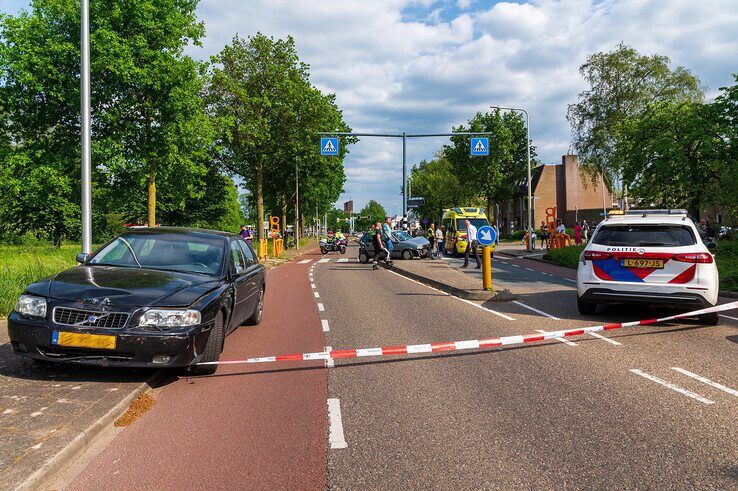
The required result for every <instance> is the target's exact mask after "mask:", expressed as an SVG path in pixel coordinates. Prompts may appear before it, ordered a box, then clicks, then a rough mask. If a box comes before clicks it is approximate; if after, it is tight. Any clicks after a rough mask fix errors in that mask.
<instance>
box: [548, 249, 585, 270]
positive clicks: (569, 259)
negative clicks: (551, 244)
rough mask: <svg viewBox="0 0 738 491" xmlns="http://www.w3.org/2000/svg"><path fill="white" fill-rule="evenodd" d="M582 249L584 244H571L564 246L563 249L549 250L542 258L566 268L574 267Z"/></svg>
mask: <svg viewBox="0 0 738 491" xmlns="http://www.w3.org/2000/svg"><path fill="white" fill-rule="evenodd" d="M583 250H584V245H579V246H578V245H573V246H568V247H564V248H563V249H552V250H550V251H549V252H548V253H547V254H546V255H545V256H543V259H545V260H547V261H551V262H553V263H556V264H558V265H559V266H564V267H567V268H576V267H577V262H578V261H579V255H580V254H581V253H582V251H583Z"/></svg>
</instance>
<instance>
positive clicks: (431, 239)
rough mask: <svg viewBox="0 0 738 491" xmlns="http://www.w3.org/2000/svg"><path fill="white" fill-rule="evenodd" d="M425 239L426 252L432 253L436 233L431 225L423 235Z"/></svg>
mask: <svg viewBox="0 0 738 491" xmlns="http://www.w3.org/2000/svg"><path fill="white" fill-rule="evenodd" d="M425 238H426V239H428V244H429V245H428V252H429V253H433V246H434V245H435V244H436V231H435V229H434V228H433V224H432V223H431V224H430V226H429V227H428V231H427V232H426V233H425Z"/></svg>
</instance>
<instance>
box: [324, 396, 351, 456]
mask: <svg viewBox="0 0 738 491" xmlns="http://www.w3.org/2000/svg"><path fill="white" fill-rule="evenodd" d="M328 421H329V426H328V428H329V430H328V442H329V443H330V444H331V448H346V447H348V443H346V440H345V439H344V436H343V421H341V401H340V400H339V399H328Z"/></svg>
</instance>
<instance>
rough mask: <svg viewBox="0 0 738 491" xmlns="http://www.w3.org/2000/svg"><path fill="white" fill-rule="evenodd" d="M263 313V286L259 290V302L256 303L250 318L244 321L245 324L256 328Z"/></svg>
mask: <svg viewBox="0 0 738 491" xmlns="http://www.w3.org/2000/svg"><path fill="white" fill-rule="evenodd" d="M263 311H264V285H262V286H261V288H259V300H258V301H257V302H256V307H254V311H253V312H252V314H251V316H250V317H249V318H248V319H246V323H247V324H250V325H252V326H256V325H258V324H259V323H260V322H261V313H262V312H263Z"/></svg>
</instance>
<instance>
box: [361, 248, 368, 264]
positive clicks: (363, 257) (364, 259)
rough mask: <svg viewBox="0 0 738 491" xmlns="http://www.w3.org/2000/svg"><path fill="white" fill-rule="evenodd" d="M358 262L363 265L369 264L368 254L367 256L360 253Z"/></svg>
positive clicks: (364, 253) (362, 252)
mask: <svg viewBox="0 0 738 491" xmlns="http://www.w3.org/2000/svg"><path fill="white" fill-rule="evenodd" d="M359 262H360V263H364V264H366V263H368V262H369V254H367V253H366V252H364V251H361V252H360V253H359Z"/></svg>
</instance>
